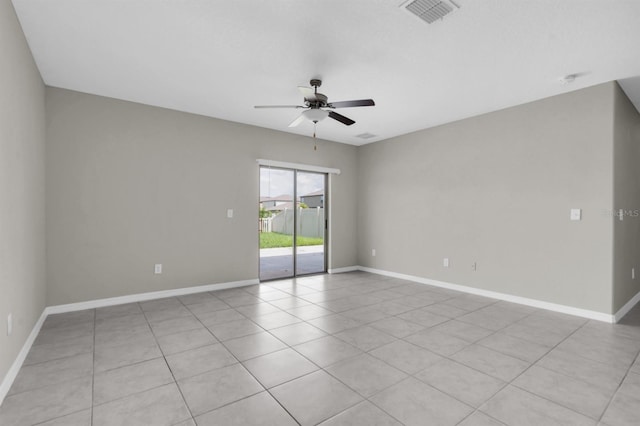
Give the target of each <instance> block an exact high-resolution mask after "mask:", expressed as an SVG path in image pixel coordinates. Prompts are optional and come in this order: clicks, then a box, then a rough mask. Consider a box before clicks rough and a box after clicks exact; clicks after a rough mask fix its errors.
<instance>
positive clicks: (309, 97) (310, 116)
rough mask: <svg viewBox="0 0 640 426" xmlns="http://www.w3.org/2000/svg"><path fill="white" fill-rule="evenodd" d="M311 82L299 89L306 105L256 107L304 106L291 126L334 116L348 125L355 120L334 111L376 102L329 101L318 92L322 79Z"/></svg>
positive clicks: (257, 106) (288, 106) (360, 100)
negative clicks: (308, 85) (309, 85)
mask: <svg viewBox="0 0 640 426" xmlns="http://www.w3.org/2000/svg"><path fill="white" fill-rule="evenodd" d="M309 84H311V86H312V87H305V86H298V90H300V92H301V93H302V96H304V106H302V105H256V106H255V107H254V108H302V109H305V111H302V114H300V116H299V117H298V118H296V119H295V120H293V122H292V123H291V124H289V127H296V126H297V125H298V124H300V123H302V122H303V121H304V120H305V119H307V120H309V121H311V122H313V123H314V124H315V123H317V122H318V121H322V120H324V119H325V118H327V117H330V118H333V119H334V120H337V121H339V122H341V123H342V124H345V125H347V126H351V125H352V124H353V123H355V121H353V120H352V119H350V118H349V117H345V116H344V115H342V114H338V113H337V112H335V111H333V110H334V109H336V108H352V107H362V106H374V105H375V102H373V99H359V100H354V101H341V102H329V98H327V96H326V95H323V94H322V93H318V87H320V86H321V85H322V81H321V80H318V79H315V78H314V79H312V80H311V81H310V82H309Z"/></svg>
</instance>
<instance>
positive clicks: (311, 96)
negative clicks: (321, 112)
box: [298, 86, 318, 102]
mask: <svg viewBox="0 0 640 426" xmlns="http://www.w3.org/2000/svg"><path fill="white" fill-rule="evenodd" d="M298 90H299V91H300V93H302V96H304V99H305V100H307V101H312V102H313V101H315V100H317V99H318V98H317V97H316V91H315V90H314V89H313V87H306V86H298Z"/></svg>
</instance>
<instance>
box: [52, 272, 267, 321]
mask: <svg viewBox="0 0 640 426" xmlns="http://www.w3.org/2000/svg"><path fill="white" fill-rule="evenodd" d="M259 283H260V281H259V280H258V279H257V278H255V279H251V280H244V281H232V282H228V283H219V284H207V285H200V286H195V287H184V288H176V289H172V290H161V291H152V292H149V293H138V294H129V295H127V296H118V297H109V298H106V299H96V300H88V301H86V302H78V303H69V304H66V305H54V306H47V308H45V312H46V313H47V315H51V314H61V313H64V312H73V311H82V310H84V309H95V308H103V307H105V306H113V305H122V304H124V303H133V302H144V301H146V300H153V299H162V298H164V297H174V296H184V295H187V294H193V293H202V292H203V291H215V290H225V289H228V288H236V287H245V286H248V285H254V284H259Z"/></svg>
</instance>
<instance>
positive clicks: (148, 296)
mask: <svg viewBox="0 0 640 426" xmlns="http://www.w3.org/2000/svg"><path fill="white" fill-rule="evenodd" d="M259 283H260V281H259V280H258V279H257V278H255V279H251V280H244V281H232V282H227V283H219V284H208V285H201V286H196V287H185V288H177V289H173V290H162V291H153V292H149V293H140V294H130V295H127V296H119V297H109V298H106V299H96V300H88V301H86V302H78V303H69V304H66V305H55V306H47V307H46V308H44V310H43V311H42V314H41V315H40V318H39V319H38V321H37V322H36V324H35V325H34V326H33V329H32V330H31V333H30V334H29V337H28V338H27V340H26V341H25V342H24V345H23V346H22V349H21V350H20V353H18V356H17V357H16V359H15V361H14V362H13V364H12V365H11V368H9V371H8V372H7V374H6V375H5V377H4V379H3V380H2V383H1V384H0V405H1V404H2V401H4V398H5V397H6V396H7V393H9V389H10V388H11V385H12V384H13V381H14V380H15V379H16V376H17V375H18V372H19V371H20V368H22V364H23V363H24V360H25V359H26V357H27V354H28V353H29V350H31V346H32V345H33V342H34V341H35V340H36V337H37V336H38V333H39V332H40V328H41V327H42V324H43V323H44V321H45V319H47V316H49V315H51V314H61V313H65V312H74V311H82V310H85V309H95V308H102V307H105V306H113V305H120V304H123V303H132V302H144V301H146V300H153V299H161V298H163V297H173V296H184V295H187V294H193V293H201V292H203V291H215V290H225V289H228V288H236V287H245V286H248V285H254V284H259Z"/></svg>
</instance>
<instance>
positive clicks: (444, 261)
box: [442, 257, 449, 268]
mask: <svg viewBox="0 0 640 426" xmlns="http://www.w3.org/2000/svg"><path fill="white" fill-rule="evenodd" d="M442 266H444V267H445V268H448V267H449V258H448V257H445V258H444V260H443V261H442Z"/></svg>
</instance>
